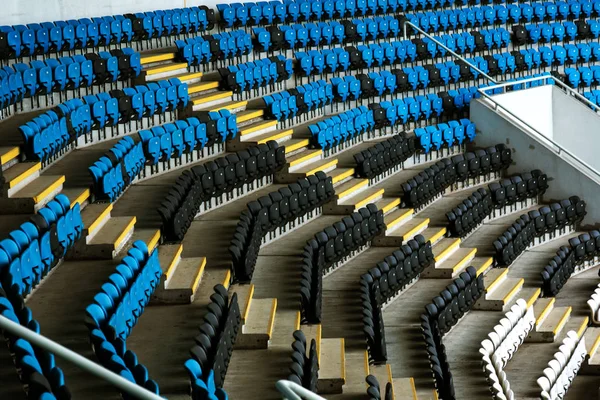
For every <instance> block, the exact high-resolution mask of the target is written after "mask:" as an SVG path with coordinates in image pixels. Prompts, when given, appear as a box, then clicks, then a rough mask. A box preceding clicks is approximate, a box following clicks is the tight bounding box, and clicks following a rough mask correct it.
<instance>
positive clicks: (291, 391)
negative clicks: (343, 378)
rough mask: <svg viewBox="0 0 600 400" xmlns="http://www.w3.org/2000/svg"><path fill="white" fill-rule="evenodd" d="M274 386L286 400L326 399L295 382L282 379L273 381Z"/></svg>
mask: <svg viewBox="0 0 600 400" xmlns="http://www.w3.org/2000/svg"><path fill="white" fill-rule="evenodd" d="M275 387H276V388H277V390H279V392H280V393H281V394H282V395H283V398H284V399H286V400H302V399H306V400H326V399H325V398H323V397H321V396H319V395H318V394H315V393H313V392H311V391H310V390H308V389H306V388H304V387H302V386H300V385H298V384H297V383H295V382H292V381H288V380H285V379H282V380H280V381H277V382H276V383H275Z"/></svg>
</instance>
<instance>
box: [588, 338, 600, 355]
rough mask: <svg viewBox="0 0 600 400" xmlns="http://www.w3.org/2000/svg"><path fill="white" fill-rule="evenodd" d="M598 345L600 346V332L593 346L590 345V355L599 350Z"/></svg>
mask: <svg viewBox="0 0 600 400" xmlns="http://www.w3.org/2000/svg"><path fill="white" fill-rule="evenodd" d="M598 346H600V334H598V336H596V339H595V340H594V343H592V346H591V347H590V351H588V355H589V356H590V357H591V356H593V355H594V354H596V350H598Z"/></svg>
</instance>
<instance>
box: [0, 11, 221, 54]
mask: <svg viewBox="0 0 600 400" xmlns="http://www.w3.org/2000/svg"><path fill="white" fill-rule="evenodd" d="M214 22H215V15H214V11H213V10H212V9H209V8H208V7H206V6H200V7H189V8H185V9H174V10H165V11H161V10H157V11H150V12H146V13H136V14H125V15H115V16H105V17H98V18H91V19H90V18H82V19H79V20H75V19H72V20H68V21H54V22H42V23H41V24H37V23H36V24H28V25H13V26H2V27H0V59H11V58H19V57H30V56H35V55H45V54H48V53H60V52H63V51H64V52H70V51H72V50H75V49H86V48H95V47H99V46H104V47H106V46H111V45H122V44H127V43H131V42H134V41H141V40H149V39H153V38H154V39H161V38H166V37H169V36H172V35H180V34H193V33H195V32H200V31H204V30H210V29H212V28H213V26H214Z"/></svg>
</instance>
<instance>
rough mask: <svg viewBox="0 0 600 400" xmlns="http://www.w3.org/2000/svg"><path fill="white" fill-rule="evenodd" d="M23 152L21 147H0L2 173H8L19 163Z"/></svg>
mask: <svg viewBox="0 0 600 400" xmlns="http://www.w3.org/2000/svg"><path fill="white" fill-rule="evenodd" d="M20 155H21V150H20V149H19V146H0V165H1V166H2V169H1V170H2V171H6V170H7V169H8V168H10V167H12V166H13V165H15V164H16V163H18V162H19V156H20Z"/></svg>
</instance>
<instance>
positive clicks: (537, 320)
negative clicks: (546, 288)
mask: <svg viewBox="0 0 600 400" xmlns="http://www.w3.org/2000/svg"><path fill="white" fill-rule="evenodd" d="M555 302H556V298H555V297H551V300H550V301H549V302H548V304H546V307H544V309H543V310H542V311H541V312H540V315H538V316H536V318H535V325H536V326H538V325H539V324H541V323H542V321H543V320H544V319H545V318H546V316H548V314H549V313H550V311H552V308H554V303H555Z"/></svg>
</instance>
